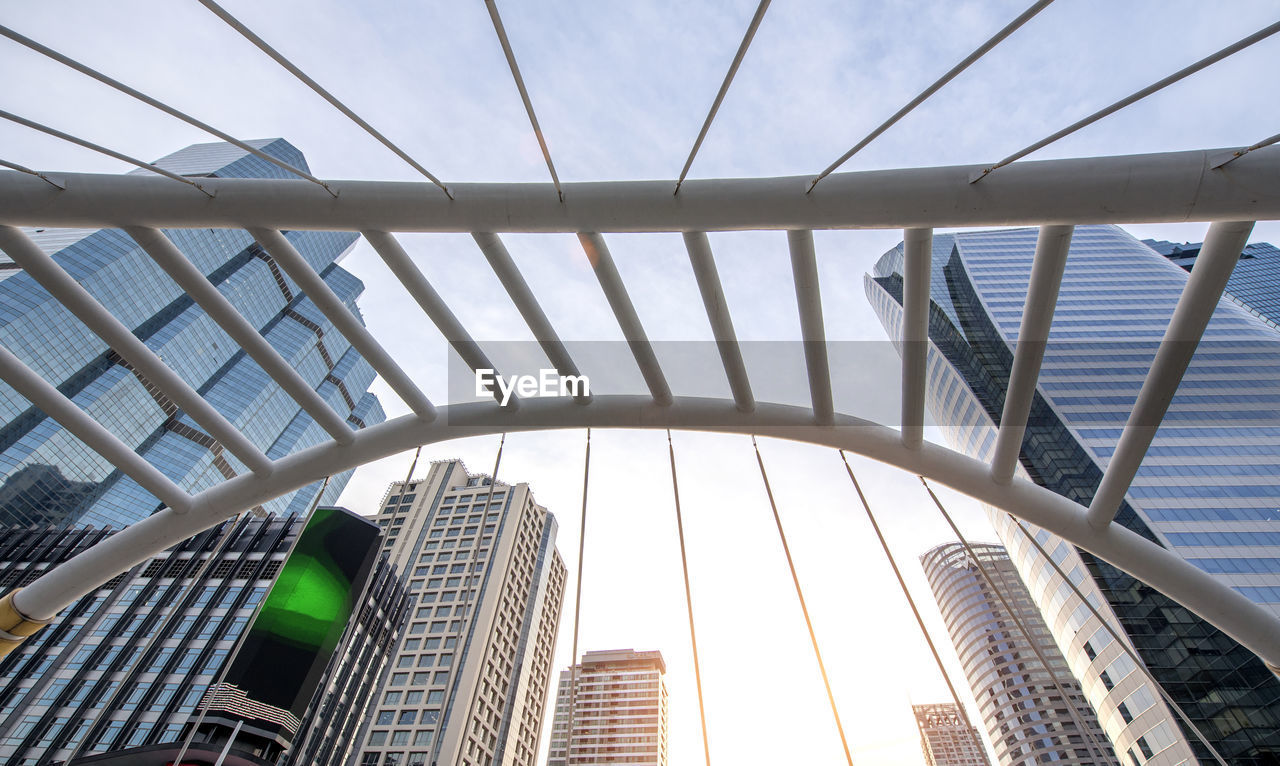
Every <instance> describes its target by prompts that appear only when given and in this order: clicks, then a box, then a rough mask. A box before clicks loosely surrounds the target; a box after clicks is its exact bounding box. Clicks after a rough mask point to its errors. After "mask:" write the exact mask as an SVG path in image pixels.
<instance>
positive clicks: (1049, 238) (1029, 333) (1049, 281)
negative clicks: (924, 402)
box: [991, 226, 1075, 484]
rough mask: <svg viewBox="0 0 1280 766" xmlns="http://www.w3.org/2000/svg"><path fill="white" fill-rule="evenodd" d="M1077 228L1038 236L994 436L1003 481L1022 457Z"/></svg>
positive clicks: (1045, 230) (994, 473)
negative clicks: (1023, 443)
mask: <svg viewBox="0 0 1280 766" xmlns="http://www.w3.org/2000/svg"><path fill="white" fill-rule="evenodd" d="M1074 231H1075V229H1074V227H1072V226H1041V227H1040V236H1039V238H1038V239H1037V240H1036V254H1035V258H1034V259H1033V260H1032V262H1031V277H1030V279H1029V280H1028V283H1027V298H1026V300H1025V301H1024V302H1023V305H1022V323H1021V324H1020V325H1019V327H1018V342H1017V345H1016V346H1015V347H1014V352H1013V367H1012V369H1011V370H1010V372H1009V385H1008V387H1007V392H1006V393H1005V397H1004V411H1003V413H1002V414H1001V415H1000V431H999V433H998V434H996V446H995V450H994V452H993V453H992V456H991V478H993V479H995V481H996V482H997V483H1000V484H1005V483H1007V482H1008V481H1009V480H1010V479H1012V478H1013V471H1014V468H1016V467H1017V465H1018V455H1019V453H1021V452H1022V438H1023V436H1024V435H1026V432H1027V415H1028V414H1029V413H1030V412H1031V402H1032V400H1033V398H1034V397H1035V393H1036V381H1037V380H1039V378H1040V363H1041V362H1042V361H1043V360H1044V351H1045V344H1046V343H1048V341H1049V328H1050V326H1051V325H1052V324H1053V310H1054V308H1056V307H1057V305H1058V288H1059V287H1060V286H1061V285H1062V272H1063V270H1064V269H1065V268H1066V266H1067V251H1068V250H1069V249H1070V248H1071V234H1072V232H1074Z"/></svg>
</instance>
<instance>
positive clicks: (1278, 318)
mask: <svg viewBox="0 0 1280 766" xmlns="http://www.w3.org/2000/svg"><path fill="white" fill-rule="evenodd" d="M1142 244H1144V245H1146V246H1147V247H1150V248H1151V249H1152V250H1155V251H1156V252H1157V253H1159V254H1161V255H1163V256H1164V257H1165V258H1168V259H1169V260H1171V261H1173V262H1174V263H1176V264H1178V265H1179V266H1181V267H1182V268H1184V269H1186V270H1187V271H1191V267H1192V266H1194V265H1195V263H1196V258H1198V257H1199V256H1200V246H1201V245H1203V244H1204V243H1203V242H1194V243H1192V242H1184V243H1182V244H1181V245H1178V244H1175V243H1173V242H1167V241H1164V240H1155V239H1144V240H1142ZM1226 292H1227V295H1229V296H1230V297H1231V298H1232V299H1233V300H1235V302H1236V303H1239V304H1240V305H1241V306H1243V307H1244V308H1245V309H1246V310H1247V311H1249V312H1250V313H1251V314H1253V315H1254V316H1257V317H1258V318H1260V319H1262V320H1263V321H1265V322H1267V323H1268V324H1270V325H1271V326H1272V327H1276V328H1277V329H1280V247H1276V246H1275V245H1273V244H1271V243H1269V242H1253V243H1250V244H1249V245H1247V246H1246V247H1245V248H1244V250H1243V251H1241V253H1240V260H1239V261H1237V262H1236V267H1235V270H1234V271H1232V272H1231V279H1229V280H1228V281H1227V291H1226Z"/></svg>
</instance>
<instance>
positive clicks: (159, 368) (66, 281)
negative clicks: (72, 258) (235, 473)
mask: <svg viewBox="0 0 1280 766" xmlns="http://www.w3.org/2000/svg"><path fill="white" fill-rule="evenodd" d="M0 250H4V251H5V252H6V253H8V254H9V257H11V258H13V261H14V263H16V264H18V265H19V266H21V267H22V268H23V270H24V271H26V272H27V273H28V274H30V275H31V277H32V279H34V280H36V281H37V282H39V283H40V285H41V286H42V287H44V289H46V290H48V291H49V294H50V295H52V296H53V297H54V298H56V299H57V300H58V301H59V302H60V303H61V304H62V305H63V306H65V307H66V308H67V310H68V311H70V312H71V313H72V314H74V315H75V316H76V318H77V319H79V320H80V321H81V322H83V323H84V325H85V326H86V327H88V328H89V329H90V330H92V331H93V333H94V334H95V335H97V336H98V337H99V338H101V339H102V340H103V341H105V342H106V344H107V345H108V346H110V347H111V348H112V349H114V350H115V352H116V353H117V354H119V355H120V356H121V358H123V359H124V360H125V361H126V362H128V363H129V364H130V365H131V366H132V367H133V369H134V370H136V371H137V372H138V373H139V374H140V375H142V376H143V377H144V378H146V379H147V381H148V382H150V383H151V384H152V385H153V386H155V387H156V390H157V391H159V392H160V393H161V394H163V395H164V396H166V397H168V398H169V399H170V400H172V401H173V403H174V404H176V405H177V406H178V407H179V408H181V409H182V411H183V412H185V413H186V414H187V415H189V416H190V417H191V419H192V420H194V421H195V422H196V423H198V424H199V425H200V427H201V428H203V429H204V430H205V431H208V433H209V435H210V436H212V437H213V438H214V439H216V440H217V441H218V442H219V443H221V444H222V446H223V447H225V448H226V449H227V450H228V451H229V452H230V453H231V454H233V455H235V456H236V458H237V459H239V460H240V462H242V463H244V464H245V465H246V466H247V467H248V468H249V470H250V471H253V472H254V473H255V474H258V475H261V476H265V475H267V474H270V473H271V460H270V459H269V458H268V457H267V456H266V455H265V454H263V452H262V450H260V449H258V447H257V446H256V445H254V444H253V442H251V441H249V439H248V437H246V436H245V435H244V434H242V433H240V431H239V430H238V429H236V427H235V426H233V425H232V424H231V423H230V422H229V421H228V420H227V419H226V418H224V417H223V416H222V413H220V412H218V411H217V410H216V409H214V408H213V405H211V404H209V403H208V402H206V401H205V400H204V399H203V398H202V397H201V396H200V394H198V393H196V390H195V389H193V388H192V387H191V386H190V385H188V384H187V382H186V381H185V380H183V379H182V378H181V376H179V375H178V373H176V372H174V371H173V370H172V369H170V367H169V366H168V365H166V364H165V363H164V361H163V360H162V359H160V357H159V356H158V355H157V354H156V353H155V352H154V351H152V350H151V349H150V348H148V347H147V344H145V343H143V342H142V341H140V340H138V337H137V336H136V335H134V334H133V332H132V331H130V330H129V328H128V327H125V326H124V324H123V323H122V322H121V321H120V320H119V319H116V318H115V316H114V315H112V313H111V312H110V311H107V309H106V308H105V307H104V306H103V305H102V304H101V303H99V302H98V301H97V299H96V298H94V297H93V296H92V295H90V294H89V291H88V290H86V289H84V287H82V286H81V285H80V283H79V282H77V281H76V280H75V279H73V278H72V277H71V275H70V274H68V273H67V272H66V271H65V270H63V268H62V267H61V266H59V265H58V264H57V263H55V262H54V260H53V258H51V257H50V256H48V255H46V254H45V252H44V251H43V250H41V249H40V248H39V247H37V246H36V244H35V243H34V242H32V241H31V239H30V238H29V237H27V235H26V234H23V233H22V232H21V231H19V230H18V229H14V228H11V227H9V226H0Z"/></svg>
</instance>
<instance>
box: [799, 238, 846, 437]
mask: <svg viewBox="0 0 1280 766" xmlns="http://www.w3.org/2000/svg"><path fill="white" fill-rule="evenodd" d="M787 245H788V246H789V248H790V250H791V275H792V278H793V280H794V281H795V287H796V304H797V305H798V306H799V307H800V337H801V341H802V343H803V344H804V363H805V368H806V371H807V372H808V375H809V397H810V399H812V401H813V417H814V420H815V421H816V422H818V423H830V422H831V418H832V416H833V415H834V414H835V406H834V404H833V403H832V398H831V363H830V361H829V360H828V359H827V330H826V323H825V322H824V321H823V318H822V291H821V288H820V287H819V286H818V259H817V256H816V255H814V252H813V232H811V231H809V230H807V229H802V230H800V231H788V232H787Z"/></svg>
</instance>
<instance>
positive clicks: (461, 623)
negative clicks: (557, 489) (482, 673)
mask: <svg viewBox="0 0 1280 766" xmlns="http://www.w3.org/2000/svg"><path fill="white" fill-rule="evenodd" d="M506 443H507V434H506V432H503V434H502V438H500V439H499V440H498V454H497V457H495V458H494V460H493V474H492V475H490V477H489V493H488V494H489V496H488V497H487V498H485V501H484V514H483V516H482V517H481V519H480V523H478V524H476V536H475V539H474V540H473V541H472V543H471V552H470V553H469V554H467V563H466V564H465V565H464V566H465V568H466V571H465V572H464V574H465V575H466V577H465V580H464V582H463V591H462V603H461V604H460V606H462V608H463V609H462V619H461V620H458V629H457V631H455V632H454V634H453V643H454V646H455V647H458V646H461V645H462V637H463V636H465V635H466V634H467V631H469V630H470V629H471V622H472V618H473V609H472V605H471V599H472V596H473V595H474V594H475V592H476V591H477V590H479V589H478V588H475V587H473V586H474V584H475V581H476V580H477V579H478V578H479V575H478V574H476V568H477V567H476V563H477V558H476V557H477V556H478V555H479V553H480V547H481V543H482V542H483V540H484V527H485V524H486V523H488V519H489V509H490V508H491V507H493V493H494V492H496V491H497V489H498V469H499V468H500V467H501V466H502V448H503V447H504V446H505V445H506ZM413 462H414V463H415V464H417V462H418V457H417V455H415V456H414V458H413ZM409 470H410V472H412V471H413V468H410V469H409ZM504 502H510V496H509V495H508V496H507V497H506V500H504ZM465 528H466V527H465V525H464V526H463V529H465ZM455 560H456V559H455ZM486 561H492V559H491V558H490V559H486ZM408 569H409V567H408V566H406V567H405V571H408ZM454 614H457V611H456V608H455V611H454ZM445 643H446V644H447V643H448V641H446V642H445ZM445 648H448V647H447V646H446V647H445ZM461 655H462V651H461V650H460V649H457V648H455V649H454V660H453V661H451V662H450V664H449V671H448V673H449V675H448V677H447V678H448V680H446V681H445V686H444V688H445V689H446V690H448V691H447V693H448V694H450V695H452V694H453V692H454V691H456V690H455V689H454V686H453V685H454V677H455V676H456V674H457V673H458V669H459V668H460V667H461V666H462V662H461V661H460V659H459V658H460V657H461ZM473 702H474V700H473ZM453 703H454V700H453V699H450V700H449V703H448V704H447V705H446V706H445V708H446V711H448V710H452V709H453ZM446 715H447V712H446ZM447 725H448V720H447V718H446V720H444V721H441V722H440V728H441V729H443V728H444V727H445V726H447ZM440 739H442V738H437V740H436V742H435V744H433V745H432V747H431V759H432V762H434V761H435V758H436V756H437V755H439V753H440V748H441V747H442V743H441V742H440Z"/></svg>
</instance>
